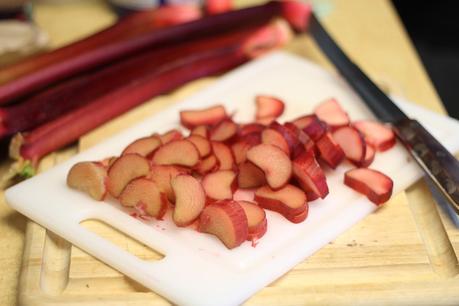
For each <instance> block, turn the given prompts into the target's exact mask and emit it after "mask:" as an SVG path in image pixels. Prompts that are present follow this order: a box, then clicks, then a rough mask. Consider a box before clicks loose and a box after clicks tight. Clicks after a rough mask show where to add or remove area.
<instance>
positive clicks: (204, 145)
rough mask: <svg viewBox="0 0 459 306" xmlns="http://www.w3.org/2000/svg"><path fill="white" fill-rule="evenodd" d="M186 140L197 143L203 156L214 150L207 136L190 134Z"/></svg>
mask: <svg viewBox="0 0 459 306" xmlns="http://www.w3.org/2000/svg"><path fill="white" fill-rule="evenodd" d="M186 140H188V141H189V142H191V143H192V144H194V145H195V147H196V149H198V152H199V156H200V157H201V158H202V157H206V156H208V155H209V154H210V152H211V151H212V148H211V147H210V141H209V140H208V139H207V138H204V137H202V136H197V135H190V136H188V137H187V138H186Z"/></svg>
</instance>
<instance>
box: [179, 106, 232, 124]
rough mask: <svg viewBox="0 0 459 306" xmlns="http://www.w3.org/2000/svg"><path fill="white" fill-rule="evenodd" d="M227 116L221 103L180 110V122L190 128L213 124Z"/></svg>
mask: <svg viewBox="0 0 459 306" xmlns="http://www.w3.org/2000/svg"><path fill="white" fill-rule="evenodd" d="M225 118H228V115H227V114H226V110H225V108H224V107H223V106H222V105H216V106H211V107H209V108H206V109H199V110H186V111H181V112H180V122H181V123H182V125H183V126H184V127H186V128H189V129H192V128H194V127H196V126H199V125H214V124H217V123H219V122H220V121H222V120H224V119H225Z"/></svg>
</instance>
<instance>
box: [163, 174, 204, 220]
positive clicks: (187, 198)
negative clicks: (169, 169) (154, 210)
mask: <svg viewBox="0 0 459 306" xmlns="http://www.w3.org/2000/svg"><path fill="white" fill-rule="evenodd" d="M171 185H172V189H173V190H174V193H175V198H176V201H175V207H174V213H173V215H172V219H173V220H174V223H175V224H176V225H177V226H187V225H189V224H191V223H193V221H194V220H196V219H197V218H198V217H199V214H200V213H201V212H202V210H203V208H204V206H205V205H206V195H205V193H204V189H203V188H202V186H201V183H199V181H198V180H197V179H195V178H194V177H192V176H191V175H186V174H182V175H178V176H176V177H175V178H174V179H172V181H171Z"/></svg>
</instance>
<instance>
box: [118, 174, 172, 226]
mask: <svg viewBox="0 0 459 306" xmlns="http://www.w3.org/2000/svg"><path fill="white" fill-rule="evenodd" d="M119 200H120V203H121V204H122V205H124V206H127V207H136V208H138V209H139V210H140V211H142V212H145V213H146V214H148V215H149V216H152V217H155V218H157V219H161V218H162V217H163V216H164V214H165V213H166V211H167V207H168V201H167V197H166V195H165V194H164V193H161V192H160V190H159V188H158V186H157V185H156V184H155V183H154V182H153V181H151V180H149V179H146V178H137V179H134V180H132V181H131V182H129V184H127V185H126V187H125V188H124V189H123V192H121V194H120V197H119Z"/></svg>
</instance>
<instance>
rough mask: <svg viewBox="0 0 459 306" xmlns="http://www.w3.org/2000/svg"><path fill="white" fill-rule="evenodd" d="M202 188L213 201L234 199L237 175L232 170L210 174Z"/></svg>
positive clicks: (203, 180)
mask: <svg viewBox="0 0 459 306" xmlns="http://www.w3.org/2000/svg"><path fill="white" fill-rule="evenodd" d="M202 187H203V188H204V191H205V193H206V195H207V197H208V198H209V199H210V200H211V201H215V200H226V199H232V198H233V193H234V192H235V191H236V189H237V183H236V173H234V171H232V170H220V171H216V172H212V173H209V174H207V175H206V176H205V177H204V178H203V179H202Z"/></svg>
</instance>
